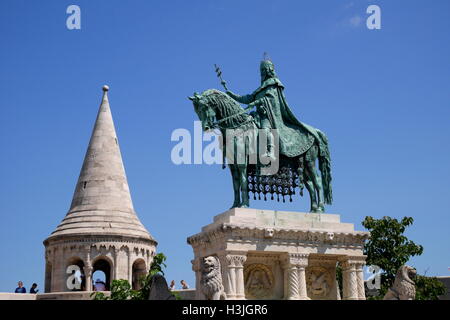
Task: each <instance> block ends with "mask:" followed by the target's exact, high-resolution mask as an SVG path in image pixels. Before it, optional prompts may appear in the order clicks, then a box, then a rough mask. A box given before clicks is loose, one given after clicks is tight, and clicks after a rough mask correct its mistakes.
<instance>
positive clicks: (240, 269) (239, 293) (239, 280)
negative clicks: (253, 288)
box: [229, 254, 247, 300]
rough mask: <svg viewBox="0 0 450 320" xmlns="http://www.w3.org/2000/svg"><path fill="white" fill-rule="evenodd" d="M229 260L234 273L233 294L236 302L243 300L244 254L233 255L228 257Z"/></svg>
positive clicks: (245, 258) (245, 257)
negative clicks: (231, 262)
mask: <svg viewBox="0 0 450 320" xmlns="http://www.w3.org/2000/svg"><path fill="white" fill-rule="evenodd" d="M229 259H231V260H233V266H234V272H235V277H236V280H235V286H234V287H235V290H236V291H235V292H236V296H235V298H234V299H236V300H245V284H244V263H245V261H246V260H247V256H246V255H244V254H239V255H238V254H233V255H230V258H229Z"/></svg>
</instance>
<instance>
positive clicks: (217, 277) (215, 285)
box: [201, 256, 227, 300]
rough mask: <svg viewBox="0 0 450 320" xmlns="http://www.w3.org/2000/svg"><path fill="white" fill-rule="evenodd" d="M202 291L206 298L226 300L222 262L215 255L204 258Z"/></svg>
mask: <svg viewBox="0 0 450 320" xmlns="http://www.w3.org/2000/svg"><path fill="white" fill-rule="evenodd" d="M201 291H202V293H203V294H204V295H205V298H206V300H226V299H227V296H226V294H225V291H224V288H223V284H222V274H221V272H220V262H219V259H218V258H217V257H215V256H209V257H206V258H204V259H203V265H202V277H201Z"/></svg>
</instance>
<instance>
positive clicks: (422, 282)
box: [414, 275, 447, 300]
mask: <svg viewBox="0 0 450 320" xmlns="http://www.w3.org/2000/svg"><path fill="white" fill-rule="evenodd" d="M414 282H415V284H416V300H438V299H439V296H441V295H444V294H445V293H446V292H447V288H446V287H445V285H444V284H443V283H442V282H441V281H439V280H438V279H437V278H436V277H426V276H421V275H417V276H416V279H415V280H414Z"/></svg>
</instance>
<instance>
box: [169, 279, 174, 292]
mask: <svg viewBox="0 0 450 320" xmlns="http://www.w3.org/2000/svg"><path fill="white" fill-rule="evenodd" d="M169 290H170V291H172V290H175V280H172V281H170V286H169Z"/></svg>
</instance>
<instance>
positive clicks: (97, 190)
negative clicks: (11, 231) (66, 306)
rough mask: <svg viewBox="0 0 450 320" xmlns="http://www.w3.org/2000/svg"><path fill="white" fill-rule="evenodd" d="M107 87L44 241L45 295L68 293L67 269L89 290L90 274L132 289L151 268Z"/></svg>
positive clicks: (150, 245)
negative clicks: (67, 194) (65, 205)
mask: <svg viewBox="0 0 450 320" xmlns="http://www.w3.org/2000/svg"><path fill="white" fill-rule="evenodd" d="M108 89H109V88H108V87H107V86H104V87H103V99H102V102H101V105H100V109H99V112H98V115H97V120H96V122H95V126H94V130H93V132H92V136H91V140H90V142H89V147H88V149H87V152H86V156H85V158H84V163H83V167H82V169H81V173H80V177H79V178H78V183H77V185H76V188H75V192H74V196H73V200H72V204H71V206H70V210H69V212H68V213H67V215H66V217H65V218H64V219H63V220H62V222H61V223H60V224H59V225H58V227H57V228H56V230H55V231H53V233H52V234H51V235H50V236H49V237H48V238H47V239H46V240H45V241H44V245H45V263H46V266H45V292H64V291H70V289H69V288H68V287H67V283H66V282H67V279H68V276H69V274H67V268H68V266H70V265H76V266H78V267H79V269H80V271H81V273H82V274H83V275H84V279H85V280H84V281H83V282H84V283H83V285H82V287H81V290H86V291H92V280H93V279H92V275H93V273H94V272H95V271H97V270H101V271H103V272H104V273H105V275H106V289H107V290H109V285H110V283H111V281H112V280H114V279H127V280H128V281H129V282H130V283H132V285H133V287H134V288H137V287H138V281H137V280H138V278H139V276H140V275H142V274H145V273H147V272H148V270H149V266H150V264H151V262H152V259H153V256H154V254H155V250H156V245H157V243H156V241H155V240H154V239H153V238H152V236H151V235H150V234H149V232H148V231H147V230H146V229H145V227H144V226H143V225H142V223H141V222H140V221H139V218H138V217H137V215H136V213H135V211H134V208H133V203H132V201H131V195H130V191H129V188H128V182H127V178H126V175H125V170H124V166H123V163H122V157H121V154H120V149H119V144H118V140H117V136H116V131H115V128H114V123H113V119H112V115H111V110H110V107H109V102H108V94H107V92H108Z"/></svg>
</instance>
